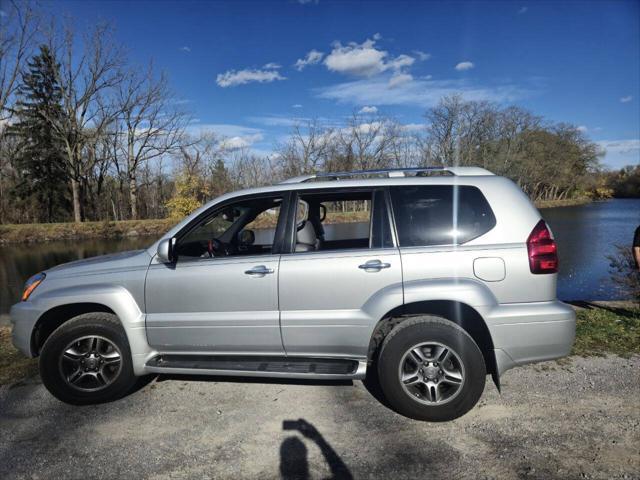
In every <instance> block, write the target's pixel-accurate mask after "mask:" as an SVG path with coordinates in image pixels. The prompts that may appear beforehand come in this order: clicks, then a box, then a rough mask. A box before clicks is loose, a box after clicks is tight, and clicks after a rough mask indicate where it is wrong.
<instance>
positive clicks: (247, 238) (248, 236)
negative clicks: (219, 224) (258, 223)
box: [238, 229, 256, 246]
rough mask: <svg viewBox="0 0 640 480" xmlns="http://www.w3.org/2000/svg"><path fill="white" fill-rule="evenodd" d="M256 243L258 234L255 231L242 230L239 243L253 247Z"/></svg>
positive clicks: (239, 234)
mask: <svg viewBox="0 0 640 480" xmlns="http://www.w3.org/2000/svg"><path fill="white" fill-rule="evenodd" d="M255 241H256V234H255V233H254V231H253V230H248V229H247V230H241V231H240V233H238V243H239V244H240V245H242V246H247V245H253V244H254V243H255Z"/></svg>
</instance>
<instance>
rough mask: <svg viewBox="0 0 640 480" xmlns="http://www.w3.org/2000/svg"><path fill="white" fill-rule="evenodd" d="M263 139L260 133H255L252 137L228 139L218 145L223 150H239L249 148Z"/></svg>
mask: <svg viewBox="0 0 640 480" xmlns="http://www.w3.org/2000/svg"><path fill="white" fill-rule="evenodd" d="M263 138H264V137H263V135H262V134H261V133H256V134H254V135H246V136H243V137H228V138H225V139H223V140H222V141H221V142H220V144H221V146H222V147H223V148H226V149H227V150H239V149H241V148H249V147H250V146H251V145H253V144H254V143H256V142H259V141H260V140H262V139H263Z"/></svg>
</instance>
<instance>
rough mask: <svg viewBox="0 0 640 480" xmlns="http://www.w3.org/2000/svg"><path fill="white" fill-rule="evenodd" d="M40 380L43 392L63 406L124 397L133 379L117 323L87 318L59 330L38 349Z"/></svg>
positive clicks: (100, 315) (103, 316) (99, 316)
mask: <svg viewBox="0 0 640 480" xmlns="http://www.w3.org/2000/svg"><path fill="white" fill-rule="evenodd" d="M40 376H41V377H42V382H43V383H44V385H45V387H47V389H48V390H49V391H50V392H51V393H52V394H53V395H54V396H55V397H57V398H58V399H60V400H62V401H63V402H66V403H71V404H75V405H82V404H92V403H101V402H107V401H111V400H115V399H117V398H120V397H121V396H123V395H125V394H126V393H127V392H128V391H129V390H130V389H131V388H132V387H134V386H135V384H136V377H135V376H134V374H133V366H132V364H131V351H130V349H129V342H128V341H127V337H126V334H125V332H124V329H123V328H122V326H121V325H120V322H118V319H117V317H116V316H115V315H113V314H110V313H104V312H96V313H86V314H83V315H79V316H77V317H75V318H73V319H71V320H69V321H68V322H66V323H64V324H62V325H61V326H60V327H59V328H57V329H56V330H55V331H54V332H53V333H52V334H51V336H50V337H49V338H48V339H47V341H46V342H45V344H44V346H43V347H42V352H41V353H40Z"/></svg>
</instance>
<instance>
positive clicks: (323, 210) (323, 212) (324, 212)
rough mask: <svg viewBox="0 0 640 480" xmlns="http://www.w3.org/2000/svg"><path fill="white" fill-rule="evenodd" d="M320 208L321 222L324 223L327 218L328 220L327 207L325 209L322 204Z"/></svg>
mask: <svg viewBox="0 0 640 480" xmlns="http://www.w3.org/2000/svg"><path fill="white" fill-rule="evenodd" d="M319 207H320V221H321V222H324V220H325V218H327V207H325V206H324V205H323V204H320V205H319Z"/></svg>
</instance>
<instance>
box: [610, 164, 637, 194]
mask: <svg viewBox="0 0 640 480" xmlns="http://www.w3.org/2000/svg"><path fill="white" fill-rule="evenodd" d="M605 180H606V182H607V186H608V187H609V188H611V189H612V190H613V195H614V196H616V197H618V198H639V197H640V165H636V166H635V167H632V166H628V167H625V168H622V169H620V170H618V171H616V172H609V173H607V174H606V175H605Z"/></svg>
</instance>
